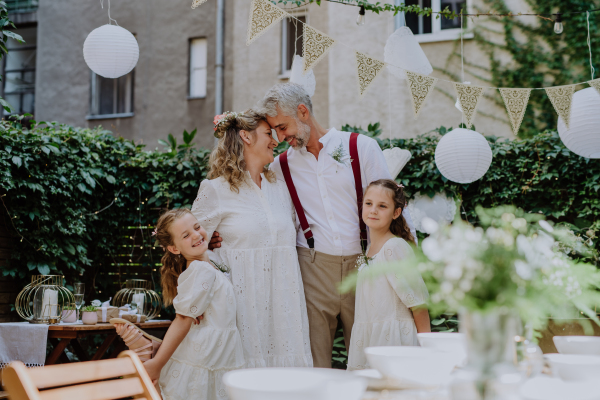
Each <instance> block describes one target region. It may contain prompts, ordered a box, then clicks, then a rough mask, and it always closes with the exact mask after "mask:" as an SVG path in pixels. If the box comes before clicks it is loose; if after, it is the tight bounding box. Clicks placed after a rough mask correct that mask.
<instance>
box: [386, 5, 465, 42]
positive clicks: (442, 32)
mask: <svg viewBox="0 0 600 400" xmlns="http://www.w3.org/2000/svg"><path fill="white" fill-rule="evenodd" d="M466 2H467V13H471V12H472V10H473V0H466ZM402 3H404V1H403V0H395V4H396V5H400V4H402ZM441 4H442V0H431V8H432V9H433V11H434V12H439V11H441V8H442V5H441ZM404 17H405V16H404V13H398V15H396V17H395V18H394V25H395V28H396V29H398V28H400V27H402V26H406V19H405V18H404ZM420 18H422V17H420ZM430 18H431V33H414V32H413V34H414V35H415V38H416V39H417V42H419V43H432V42H444V41H450V40H456V39H460V28H453V29H442V18H435V14H432V16H431V17H430ZM420 23H422V22H420ZM473 37H474V35H473V33H472V32H464V33H463V39H472V38H473Z"/></svg>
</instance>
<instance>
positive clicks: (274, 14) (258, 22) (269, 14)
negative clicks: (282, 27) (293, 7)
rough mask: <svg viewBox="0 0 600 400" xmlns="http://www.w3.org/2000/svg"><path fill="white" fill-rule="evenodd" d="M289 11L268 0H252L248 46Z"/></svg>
mask: <svg viewBox="0 0 600 400" xmlns="http://www.w3.org/2000/svg"><path fill="white" fill-rule="evenodd" d="M286 15H287V13H286V12H285V11H283V10H282V9H281V8H279V7H276V6H274V5H273V4H272V3H271V2H269V1H268V0H252V4H251V5H250V18H249V21H248V38H247V39H246V46H250V44H251V43H252V42H254V41H255V40H256V39H257V38H258V37H259V36H260V35H262V34H263V33H265V32H266V31H267V29H269V27H271V26H273V25H274V24H275V23H277V22H279V21H281V20H282V19H283V18H284V17H285V16H286Z"/></svg>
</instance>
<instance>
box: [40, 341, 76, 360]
mask: <svg viewBox="0 0 600 400" xmlns="http://www.w3.org/2000/svg"><path fill="white" fill-rule="evenodd" d="M49 340H50V343H51V344H52V345H53V346H54V349H53V350H52V352H51V353H50V354H49V355H48V358H46V365H54V364H56V362H57V361H58V359H59V358H60V360H61V361H62V362H63V363H68V362H71V361H69V357H67V355H66V354H65V349H66V348H67V346H68V345H69V343H70V342H71V339H61V340H58V339H53V338H52V339H49Z"/></svg>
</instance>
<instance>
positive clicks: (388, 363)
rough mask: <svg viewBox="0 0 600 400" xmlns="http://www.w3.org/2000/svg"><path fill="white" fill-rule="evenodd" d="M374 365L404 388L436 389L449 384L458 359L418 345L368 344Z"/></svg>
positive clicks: (368, 353)
mask: <svg viewBox="0 0 600 400" xmlns="http://www.w3.org/2000/svg"><path fill="white" fill-rule="evenodd" d="M365 355H366V356H367V360H368V361H369V364H370V365H371V367H373V368H375V369H377V370H378V371H379V372H381V374H382V375H383V376H385V377H387V378H391V379H395V380H396V381H397V382H398V383H399V384H400V385H402V387H403V388H405V389H419V388H433V387H438V386H440V385H443V384H446V383H448V381H449V380H450V373H451V372H452V370H453V369H454V367H455V366H456V358H455V357H454V356H453V355H452V354H450V353H446V352H442V351H439V350H435V349H430V348H424V347H417V346H382V347H367V348H366V349H365Z"/></svg>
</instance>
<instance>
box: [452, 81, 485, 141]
mask: <svg viewBox="0 0 600 400" xmlns="http://www.w3.org/2000/svg"><path fill="white" fill-rule="evenodd" d="M454 88H455V89H456V95H457V96H458V101H460V107H461V108H462V112H463V115H464V116H465V122H466V125H467V129H471V125H473V119H475V111H477V103H478V102H479V98H480V97H481V95H482V94H483V89H485V88H482V87H479V86H472V85H465V84H463V83H458V82H454Z"/></svg>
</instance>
